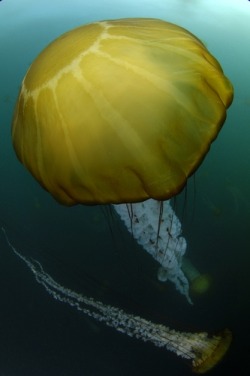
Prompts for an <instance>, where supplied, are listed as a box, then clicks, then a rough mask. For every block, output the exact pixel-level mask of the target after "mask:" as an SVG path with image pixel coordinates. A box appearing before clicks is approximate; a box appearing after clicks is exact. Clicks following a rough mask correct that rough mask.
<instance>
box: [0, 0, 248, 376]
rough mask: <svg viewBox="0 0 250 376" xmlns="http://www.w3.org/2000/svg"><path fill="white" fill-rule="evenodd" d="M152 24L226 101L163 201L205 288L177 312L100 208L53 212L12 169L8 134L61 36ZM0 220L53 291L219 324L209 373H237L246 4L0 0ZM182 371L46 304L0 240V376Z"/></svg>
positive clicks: (244, 213)
mask: <svg viewBox="0 0 250 376" xmlns="http://www.w3.org/2000/svg"><path fill="white" fill-rule="evenodd" d="M123 17H154V18H161V19H163V20H166V21H170V22H173V23H176V24H178V25H180V26H183V27H185V28H187V29H188V30H189V31H191V32H192V33H194V34H195V35H196V36H197V37H199V38H200V39H201V40H202V41H203V42H204V43H205V44H206V46H207V48H208V49H209V51H210V52H211V53H212V54H213V55H214V56H215V57H216V58H217V59H218V60H219V62H220V63H221V65H222V67H223V70H224V72H225V74H226V76H227V77H228V78H229V79H230V80H231V82H232V84H233V86H234V90H235V98H234V102H233V104H232V106H231V107H230V108H229V111H228V117H227V120H226V123H225V124H224V126H223V128H222V130H221V132H220V134H219V136H218V138H217V139H216V141H215V142H214V143H213V144H212V148H211V150H210V151H209V153H208V155H207V157H206V158H205V160H204V162H203V163H202V165H201V166H200V168H199V169H198V171H197V172H196V173H195V179H194V178H191V179H189V180H190V181H189V183H188V186H187V190H185V192H183V193H182V194H181V195H180V196H179V197H177V204H176V205H177V212H178V214H179V218H180V219H181V221H182V226H183V234H184V236H185V237H186V239H187V242H188V249H187V256H188V258H189V259H190V260H191V261H192V262H193V264H194V265H195V266H196V267H197V268H198V269H199V270H200V271H201V272H202V273H208V274H209V275H210V277H211V280H212V286H211V288H210V290H209V291H208V292H207V293H206V294H204V295H202V296H193V297H192V299H193V302H194V305H190V304H189V303H188V302H187V301H186V299H185V298H184V297H183V296H182V295H180V294H179V293H178V292H177V291H176V290H175V288H174V286H173V285H172V284H167V283H166V284H161V283H159V282H158V281H157V277H156V274H157V264H156V262H154V261H153V259H152V258H151V257H150V256H149V255H148V254H146V252H144V251H143V250H142V249H140V247H139V246H138V245H136V244H135V242H134V240H133V239H132V237H131V236H130V235H129V234H128V233H127V232H126V231H125V230H124V229H123V228H122V226H121V224H120V223H119V221H117V220H116V219H115V218H114V217H112V216H110V213H109V211H108V210H105V209H104V208H102V207H100V206H96V207H86V206H75V207H72V208H66V207H63V206H61V205H59V204H58V203H57V202H55V201H54V200H53V198H52V197H51V196H50V195H49V194H48V193H47V192H45V191H44V190H43V189H42V188H41V187H40V186H39V185H38V183H37V182H36V181H35V180H34V179H33V178H32V176H31V175H30V174H29V173H28V172H27V171H26V169H25V168H24V167H23V166H22V165H21V164H20V163H19V161H18V160H17V158H16V156H15V153H14V150H13V148H12V144H11V137H10V130H11V122H12V116H13V110H14V106H15V101H16V98H17V95H18V91H19V88H20V84H21V81H22V78H23V76H24V74H25V72H26V70H27V69H28V67H29V65H30V64H31V63H32V61H33V59H34V58H35V57H36V56H37V54H38V53H39V52H40V51H41V50H42V49H43V48H44V47H45V46H46V45H47V44H48V43H49V42H50V41H52V40H53V39H55V38H56V37H57V36H59V35H60V34H61V33H63V32H65V31H67V30H69V29H71V28H73V27H76V26H78V25H81V24H85V23H89V22H92V21H97V20H103V19H113V18H123ZM0 30H1V33H0V54H1V55H0V56H1V59H0V224H1V227H4V228H5V230H6V232H7V233H8V237H9V239H10V241H11V242H12V244H13V245H14V246H15V247H16V249H18V250H19V251H20V252H21V253H22V254H24V255H26V256H28V257H32V258H34V259H37V260H39V261H40V262H41V263H42V265H43V266H44V269H45V270H46V271H47V272H48V273H49V274H50V275H52V276H53V277H54V278H55V279H56V280H58V281H59V282H60V283H61V284H62V285H63V286H66V287H68V288H70V289H72V290H74V291H77V292H79V293H81V294H83V295H87V296H92V297H94V298H95V299H98V300H101V301H103V302H104V303H105V304H111V305H113V306H117V307H120V308H123V309H124V310H126V311H128V312H131V313H133V314H137V315H140V316H142V317H145V318H147V319H149V320H152V321H153V322H159V323H162V324H164V325H166V326H170V327H173V328H175V329H180V330H184V331H199V330H204V331H208V332H211V333H212V332H213V331H217V330H220V329H223V328H229V329H230V330H231V331H232V333H233V341H232V345H231V348H230V350H229V352H228V353H227V355H226V357H225V358H224V359H223V361H222V362H221V363H220V364H219V365H218V366H217V367H216V368H214V369H213V370H212V371H211V372H210V375H228V374H237V375H242V376H245V375H246V376H247V375H250V366H249V348H250V346H249V342H248V337H247V335H248V333H249V329H250V320H249V317H250V294H249V290H250V271H249V269H250V147H249V144H250V89H249V88H250V70H249V66H250V49H249V35H250V2H249V1H247V0H227V1H226V0H220V1H218V0H133V1H132V0H109V1H108V0H92V1H85V0H82V1H80V0H78V1H77V0H71V1H66V0H61V1H60V0H53V1H51V0H50V1H49V0H46V1H42V2H39V1H35V0H22V1H19V0H3V1H1V2H0ZM158 373H159V374H164V375H170V376H177V375H178V376H183V375H185V376H186V375H187V376H188V375H191V374H192V372H191V370H190V368H189V366H188V365H187V363H185V361H183V360H181V359H180V358H178V357H176V356H175V355H174V354H172V353H170V352H168V351H166V350H164V349H159V348H157V347H154V346H153V345H152V344H151V343H144V342H141V341H140V340H136V339H134V338H130V337H128V336H126V335H123V334H120V333H118V332H116V331H115V330H114V329H112V328H108V327H106V326H105V325H104V324H100V323H98V322H96V321H95V320H94V319H91V318H88V317H85V316H84V315H83V314H81V312H78V311H77V310H75V309H74V308H72V307H70V306H69V305H67V304H63V303H60V302H58V301H56V300H54V299H53V298H52V297H51V296H50V295H49V294H47V292H46V291H45V289H44V288H43V287H42V286H41V285H39V284H38V283H37V282H36V280H35V278H34V276H33V275H32V273H31V272H30V270H29V269H28V268H27V266H26V265H25V264H24V263H23V262H22V261H21V260H20V259H19V258H18V257H17V256H16V255H15V254H14V253H13V252H12V251H11V249H10V247H9V246H8V244H7V242H6V239H5V237H4V236H3V234H1V236H0V376H82V375H83V376H99V375H104V376H117V375H119V376H126V375H130V376H135V375H149V376H150V375H156V374H158Z"/></svg>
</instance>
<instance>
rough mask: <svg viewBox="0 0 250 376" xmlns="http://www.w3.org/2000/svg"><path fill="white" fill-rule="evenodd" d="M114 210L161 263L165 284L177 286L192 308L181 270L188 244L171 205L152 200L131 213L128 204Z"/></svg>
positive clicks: (131, 205) (137, 204)
mask: <svg viewBox="0 0 250 376" xmlns="http://www.w3.org/2000/svg"><path fill="white" fill-rule="evenodd" d="M113 207H114V209H115V211H116V212H117V214H118V215H119V216H120V218H121V219H122V221H123V222H124V224H125V226H126V228H127V230H128V231H129V232H131V233H132V235H133V237H134V238H135V240H136V241H137V242H138V244H140V245H141V246H142V247H143V249H145V250H146V251H147V252H148V253H149V254H150V255H151V256H152V257H153V258H154V259H155V260H156V261H158V262H159V263H160V265H161V267H162V268H163V269H164V273H165V274H164V278H165V281H166V280H167V279H168V280H170V281H171V282H173V283H174V284H175V286H176V288H177V290H178V291H179V292H181V293H182V294H183V295H185V297H186V298H187V300H188V302H189V303H191V304H192V301H191V299H190V296H189V283H188V279H187V278H186V276H185V274H184V273H183V270H182V268H181V266H182V257H183V255H184V254H185V252H186V247H187V243H186V240H185V238H184V237H183V236H181V232H182V229H181V223H180V221H179V219H178V217H177V216H176V214H175V213H174V210H173V209H172V206H171V204H170V201H169V200H168V201H164V202H162V201H156V200H153V199H150V200H146V201H143V202H140V203H134V204H130V206H129V209H128V205H127V204H117V205H113ZM163 269H162V270H163ZM159 279H160V280H162V279H161V278H159Z"/></svg>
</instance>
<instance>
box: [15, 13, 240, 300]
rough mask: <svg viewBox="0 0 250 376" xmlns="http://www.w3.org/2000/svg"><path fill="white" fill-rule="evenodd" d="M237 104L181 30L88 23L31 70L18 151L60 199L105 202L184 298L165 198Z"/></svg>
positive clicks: (180, 242) (19, 117)
mask: <svg viewBox="0 0 250 376" xmlns="http://www.w3.org/2000/svg"><path fill="white" fill-rule="evenodd" d="M232 99H233V88H232V85H231V83H230V81H229V80H228V79H227V77H226V76H225V75H224V73H223V70H222V68H221V66H220V64H219V63H218V61H217V60H216V59H215V58H214V57H213V56H212V55H211V54H210V53H209V52H208V50H207V48H206V47H205V46H204V44H203V43H202V42H201V41H200V40H199V39H198V38H197V37H195V36H194V35H193V34H192V33H190V32H189V31H187V30H185V29H183V28H182V27H179V26H177V25H174V24H172V23H169V22H166V21H162V20H159V19H143V18H128V19H118V20H107V21H100V22H94V23H91V24H88V25H84V26H80V27H78V28H76V29H74V30H72V31H69V32H68V33H66V34H64V35H62V36H61V37H59V38H58V39H56V40H55V41H53V42H52V43H51V44H50V45H49V46H47V47H46V48H45V49H44V50H43V51H42V52H41V53H40V55H39V56H38V57H37V58H36V59H35V61H34V62H33V63H32V65H31V66H30V68H29V70H28V72H27V74H26V75H25V77H24V80H23V82H22V85H21V90H20V94H19V97H18V100H17V104H16V109H15V114H14V119H13V125H12V140H13V146H14V149H15V152H16V155H17V157H18V158H19V160H20V161H21V163H23V164H24V165H25V166H26V168H27V169H28V170H29V171H30V172H31V174H32V175H33V176H34V177H35V178H36V180H37V181H38V182H39V183H40V184H41V185H42V186H43V187H44V188H45V189H46V190H47V191H48V192H50V194H51V195H52V196H53V197H54V198H55V199H56V200H57V201H58V202H60V203H62V204H64V205H68V206H70V205H76V204H84V205H97V204H100V205H104V204H105V205H107V204H108V205H112V206H113V208H114V209H115V211H116V212H117V213H118V215H119V216H120V217H121V220H122V221H123V222H124V224H125V226H126V227H127V229H128V231H130V232H131V234H132V235H133V237H134V238H135V239H136V240H137V242H138V243H139V244H140V245H141V246H142V247H143V248H144V249H145V250H146V251H147V252H149V253H150V254H151V255H152V256H153V257H154V258H155V259H156V260H157V261H158V262H159V263H160V265H161V267H162V270H163V271H164V279H167V280H170V281H171V282H173V283H174V284H175V286H176V288H177V289H178V290H179V291H180V292H181V293H182V294H184V295H185V296H186V298H187V299H188V301H189V302H191V299H190V297H189V284H188V279H187V277H186V276H185V274H184V272H183V270H182V258H183V256H184V253H185V251H186V240H185V239H184V237H182V236H181V224H180V221H179V219H178V217H177V216H176V215H175V213H174V211H173V208H172V206H171V203H170V201H169V200H170V199H171V198H172V197H175V196H176V195H177V194H178V193H180V192H181V191H182V190H183V188H184V187H185V185H186V183H187V179H188V178H189V177H190V176H191V175H192V174H193V173H194V172H195V171H196V169H197V168H198V167H199V165H200V164H201V162H202V160H203V159H204V157H205V155H206V154H207V152H208V151H209V148H210V146H211V143H212V142H213V140H214V139H215V138H216V137H217V134H218V132H219V131H220V129H221V127H222V125H223V123H224V121H225V119H226V110H227V108H228V107H229V106H230V104H231V102H232ZM159 278H161V276H160V274H159Z"/></svg>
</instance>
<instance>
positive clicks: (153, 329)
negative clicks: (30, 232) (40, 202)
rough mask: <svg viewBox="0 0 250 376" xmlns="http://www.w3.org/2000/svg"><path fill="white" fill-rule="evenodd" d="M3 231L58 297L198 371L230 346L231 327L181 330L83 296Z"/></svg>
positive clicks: (209, 365)
mask: <svg viewBox="0 0 250 376" xmlns="http://www.w3.org/2000/svg"><path fill="white" fill-rule="evenodd" d="M2 232H3V233H4V236H5V238H6V241H7V243H8V245H9V247H10V249H11V250H12V251H13V252H14V254H15V255H16V256H17V257H19V258H20V259H21V260H22V261H23V262H24V263H25V264H26V266H27V267H28V268H29V269H30V271H31V272H32V273H33V275H34V277H35V279H36V281H37V282H38V283H39V284H40V285H42V286H43V287H44V288H45V290H46V291H47V292H48V293H49V294H50V295H51V296H52V297H53V298H54V299H55V300H58V301H60V302H63V303H66V304H69V305H70V306H72V307H74V308H75V309H77V310H78V311H80V312H82V313H83V314H85V315H88V316H90V317H92V318H94V319H96V320H98V321H99V322H103V323H105V324H106V325H107V326H110V327H112V328H115V329H116V330H117V331H118V332H121V333H124V334H127V335H128V336H130V337H134V338H137V339H141V340H142V341H144V342H152V343H153V344H154V345H155V346H158V347H162V348H165V349H167V350H169V351H172V352H174V353H175V354H176V355H178V356H180V357H182V358H184V359H187V360H189V361H190V363H191V366H192V369H193V371H194V372H196V373H205V372H207V371H208V370H209V369H211V368H212V367H214V366H215V365H216V364H217V363H218V362H219V361H220V360H221V358H222V357H223V356H224V354H225V353H226V351H227V350H228V348H229V346H230V343H231V339H232V335H231V332H230V331H229V330H228V329H225V330H223V331H222V332H220V333H217V334H215V335H212V336H211V335H209V334H208V333H206V332H200V333H188V332H179V331H176V330H174V329H170V328H168V327H166V326H164V325H162V324H155V323H152V322H151V321H149V320H146V319H144V318H142V317H139V316H135V315H132V314H130V313H126V312H124V311H123V310H122V309H120V308H116V307H113V306H111V305H107V304H104V303H102V302H100V301H97V300H94V299H93V298H91V297H86V296H83V295H81V294H79V293H77V292H75V291H72V290H70V289H68V288H66V287H64V286H62V285H60V284H59V283H58V282H57V281H55V280H54V279H53V278H52V277H51V276H50V275H49V274H48V273H46V271H45V270H44V269H43V266H42V265H41V263H40V262H38V261H37V260H34V259H32V258H27V257H25V256H23V255H22V254H21V253H20V252H19V251H18V250H17V249H16V248H15V247H14V246H13V245H12V243H11V242H10V240H9V238H8V236H7V234H6V231H5V229H4V228H3V227H2Z"/></svg>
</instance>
